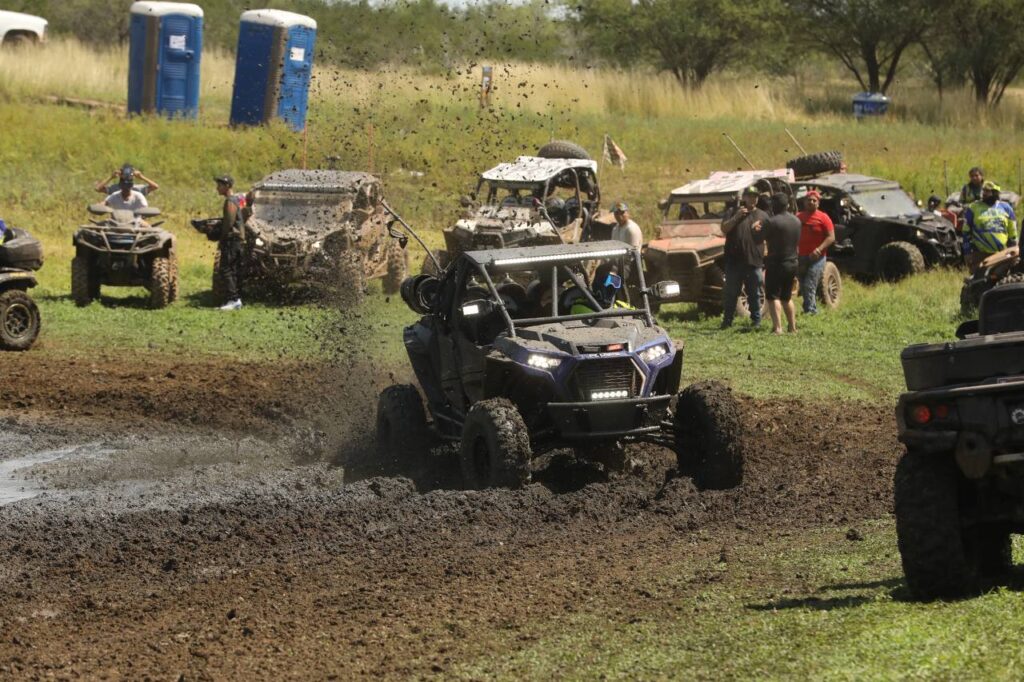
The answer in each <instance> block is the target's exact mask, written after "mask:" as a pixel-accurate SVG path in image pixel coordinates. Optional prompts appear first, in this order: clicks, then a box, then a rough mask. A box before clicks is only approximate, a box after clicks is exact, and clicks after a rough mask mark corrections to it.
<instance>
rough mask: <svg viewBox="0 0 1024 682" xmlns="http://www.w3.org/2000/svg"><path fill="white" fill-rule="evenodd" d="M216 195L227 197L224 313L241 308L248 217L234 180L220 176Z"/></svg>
mask: <svg viewBox="0 0 1024 682" xmlns="http://www.w3.org/2000/svg"><path fill="white" fill-rule="evenodd" d="M214 182H216V183H217V194H219V195H220V196H222V197H224V205H223V207H222V209H221V210H222V218H221V227H220V240H219V243H218V244H217V249H218V250H219V251H220V268H221V276H222V277H223V279H224V298H225V299H226V301H225V303H224V305H222V306H221V307H220V309H221V310H238V309H239V308H241V307H242V294H241V289H242V266H243V262H242V242H243V240H244V239H245V217H244V215H243V213H242V206H241V202H240V200H239V198H238V195H236V194H234V193H232V191H231V190H232V188H233V187H234V185H235V180H234V178H232V177H231V176H230V175H218V176H217V177H215V178H214Z"/></svg>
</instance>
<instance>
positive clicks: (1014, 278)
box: [975, 272, 1024, 307]
mask: <svg viewBox="0 0 1024 682" xmlns="http://www.w3.org/2000/svg"><path fill="white" fill-rule="evenodd" d="M1021 282H1024V272H1014V273H1011V274H1009V275H1004V276H1003V277H1002V278H1001V279H1000V280H999V281H998V282H996V286H997V287H1001V286H1004V285H1007V284H1020V283H1021ZM975 307H977V306H975Z"/></svg>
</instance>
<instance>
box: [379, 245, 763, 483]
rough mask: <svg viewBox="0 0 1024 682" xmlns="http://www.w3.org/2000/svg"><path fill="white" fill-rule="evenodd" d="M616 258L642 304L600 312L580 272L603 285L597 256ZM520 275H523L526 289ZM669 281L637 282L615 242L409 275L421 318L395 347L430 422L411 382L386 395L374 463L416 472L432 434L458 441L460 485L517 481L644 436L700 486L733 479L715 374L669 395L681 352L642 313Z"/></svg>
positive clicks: (483, 254)
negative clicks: (544, 462) (403, 355)
mask: <svg viewBox="0 0 1024 682" xmlns="http://www.w3.org/2000/svg"><path fill="white" fill-rule="evenodd" d="M622 259H629V261H630V262H632V264H633V266H634V267H635V268H636V270H637V272H639V273H640V282H641V286H642V289H643V292H644V295H643V300H642V301H640V302H639V306H638V307H636V308H632V307H621V305H619V304H616V303H614V301H613V300H610V299H605V300H606V302H607V305H604V306H602V304H601V302H600V301H599V300H597V294H595V293H594V292H593V291H592V287H591V285H592V283H591V282H589V281H588V280H587V274H586V273H587V272H589V271H590V270H591V263H592V261H602V262H603V267H598V268H597V270H598V272H599V273H600V272H604V273H607V274H605V275H603V277H605V278H606V279H604V280H602V282H603V283H604V284H607V283H608V282H614V277H617V275H612V274H611V270H610V268H609V267H608V263H609V262H611V263H615V262H617V261H621V260H622ZM599 276H600V275H599ZM523 278H532V279H533V283H532V284H531V285H530V286H529V287H523V286H522V285H521V284H519V283H518V281H519V280H521V279H523ZM599 283H600V282H599ZM618 285H619V286H621V278H620V279H619V280H618ZM675 288H676V284H675V283H674V282H659V283H658V284H657V285H655V286H654V287H651V288H648V287H647V286H646V284H645V282H644V280H643V273H642V271H641V268H640V254H639V252H638V251H637V250H636V249H632V248H630V247H628V246H626V245H624V244H622V243H621V242H617V241H597V242H587V243H583V244H565V245H562V244H559V245H551V246H534V247H523V248H512V249H491V250H483V251H469V252H464V253H462V254H460V255H459V256H458V257H457V258H456V259H455V261H454V262H453V263H451V264H450V265H449V267H448V268H446V269H445V270H444V272H443V273H442V275H441V277H440V278H437V277H434V276H433V275H426V274H423V275H419V276H417V277H413V278H410V279H407V280H406V281H405V282H404V283H403V285H402V298H403V299H404V300H405V301H406V303H407V304H408V305H409V307H410V308H412V310H414V311H415V312H417V313H420V314H421V315H423V317H422V318H421V319H420V321H419V322H417V323H416V324H414V325H412V326H410V327H407V328H406V329H405V346H406V349H407V351H408V353H409V359H410V361H411V363H412V366H413V370H414V371H415V374H416V377H417V379H418V380H419V383H420V386H421V387H422V388H423V392H424V394H425V395H426V398H427V408H428V409H427V412H429V414H430V417H431V419H430V421H429V422H428V420H427V416H426V415H427V412H425V411H424V408H423V403H422V401H421V400H420V395H419V393H418V392H417V390H416V388H415V387H414V386H411V385H397V386H391V387H390V388H388V389H386V390H385V391H384V392H383V393H382V394H381V397H380V402H379V403H378V409H377V443H378V452H379V455H380V457H381V459H382V461H384V462H387V463H389V464H390V465H391V466H393V467H396V468H400V469H415V468H417V467H419V466H423V465H424V464H425V463H426V462H427V460H426V459H425V458H426V457H427V455H428V451H429V447H430V445H431V441H432V439H434V438H440V439H441V440H443V441H448V442H452V443H457V444H458V446H459V461H460V465H461V469H462V474H463V479H464V482H465V485H466V486H467V487H469V488H484V487H513V488H514V487H519V486H522V485H525V484H526V483H528V482H529V481H530V477H531V463H532V462H533V461H534V459H535V458H537V457H539V456H540V455H542V454H544V453H547V452H550V451H552V450H553V449H560V448H574V449H575V451H576V453H577V455H579V456H581V457H583V458H589V459H596V460H603V458H604V457H606V455H607V454H608V453H609V452H610V451H612V450H615V449H616V447H617V446H616V443H617V441H632V440H647V441H652V442H655V443H659V444H662V445H666V446H668V447H671V448H673V449H674V450H675V451H676V453H677V457H678V461H679V464H680V468H681V470H683V471H684V472H686V473H688V474H690V475H693V476H694V478H695V480H696V482H697V483H698V485H700V486H702V487H705V488H728V487H732V486H735V485H737V484H739V483H740V481H741V478H742V472H743V452H742V447H741V444H740V428H741V424H740V417H739V412H738V408H737V405H736V402H735V400H734V398H733V397H732V395H731V393H730V392H729V391H728V390H727V389H726V388H725V387H724V386H722V385H720V384H716V383H713V382H705V383H699V384H694V385H691V386H689V387H688V388H686V389H685V390H683V391H682V392H680V393H677V391H678V387H679V379H680V373H681V369H682V362H683V357H682V350H681V349H677V348H676V346H675V344H674V343H673V342H672V340H671V338H670V337H669V336H668V334H667V332H666V331H665V330H664V329H662V328H661V327H659V326H657V325H656V324H655V322H654V320H653V318H652V316H651V311H650V309H649V307H648V299H649V298H651V297H656V296H666V295H668V296H670V295H673V294H674V293H675Z"/></svg>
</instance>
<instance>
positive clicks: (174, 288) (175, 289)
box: [171, 256, 180, 303]
mask: <svg viewBox="0 0 1024 682" xmlns="http://www.w3.org/2000/svg"><path fill="white" fill-rule="evenodd" d="M179 287H180V284H179V280H178V259H177V258H176V257H174V256H171V303H174V302H175V301H177V300H178V294H179V293H180V288H179Z"/></svg>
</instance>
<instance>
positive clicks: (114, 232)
mask: <svg viewBox="0 0 1024 682" xmlns="http://www.w3.org/2000/svg"><path fill="white" fill-rule="evenodd" d="M88 210H89V213H91V214H92V215H95V216H99V218H98V219H94V218H90V219H89V222H90V224H89V225H83V226H82V227H79V228H78V230H76V231H75V234H74V235H73V236H72V238H71V243H72V245H73V246H74V247H75V257H74V258H73V259H72V260H71V298H72V299H73V300H74V302H75V305H77V306H87V305H89V304H90V303H92V302H93V301H94V300H96V299H98V298H99V297H100V289H101V287H103V286H115V287H145V288H146V289H147V290H148V291H149V307H150V308H166V307H167V306H169V305H170V304H171V303H173V302H174V301H175V300H177V298H178V261H177V255H176V248H177V239H176V237H175V236H174V235H173V234H172V233H170V232H168V231H167V230H164V229H161V228H160V225H161V224H162V222H163V221H158V222H154V223H152V224H151V223H149V222H147V219H152V218H155V217H157V216H159V215H160V209H159V208H156V207H154V206H145V207H142V208H139V209H137V210H136V211H134V212H133V211H124V210H116V209H113V208H111V207H109V206H107V205H106V204H92V205H91V206H89V209H88Z"/></svg>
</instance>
